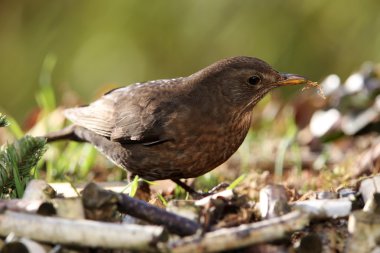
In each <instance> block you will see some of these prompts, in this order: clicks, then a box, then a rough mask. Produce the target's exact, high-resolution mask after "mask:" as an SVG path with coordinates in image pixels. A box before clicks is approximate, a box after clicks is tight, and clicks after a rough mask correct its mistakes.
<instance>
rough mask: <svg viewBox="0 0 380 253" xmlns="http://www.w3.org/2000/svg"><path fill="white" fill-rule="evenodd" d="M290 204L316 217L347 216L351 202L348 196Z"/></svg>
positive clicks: (350, 208)
mask: <svg viewBox="0 0 380 253" xmlns="http://www.w3.org/2000/svg"><path fill="white" fill-rule="evenodd" d="M291 206H292V207H293V208H297V209H300V210H302V211H304V212H306V213H308V214H309V215H310V216H311V218H317V219H326V218H341V217H347V216H348V215H349V214H350V212H351V210H352V202H351V201H350V200H349V199H348V198H341V199H314V200H304V201H297V202H294V203H292V204H291Z"/></svg>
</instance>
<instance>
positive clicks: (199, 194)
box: [172, 179, 229, 199]
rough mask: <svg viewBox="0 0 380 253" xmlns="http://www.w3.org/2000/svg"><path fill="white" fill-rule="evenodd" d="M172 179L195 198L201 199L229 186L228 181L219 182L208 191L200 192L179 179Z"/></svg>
mask: <svg viewBox="0 0 380 253" xmlns="http://www.w3.org/2000/svg"><path fill="white" fill-rule="evenodd" d="M172 181H173V182H175V183H176V184H177V185H179V186H180V187H181V188H182V189H184V190H185V191H187V192H188V193H189V194H190V196H191V197H192V198H193V199H201V198H204V197H207V196H210V195H212V194H215V193H217V192H219V191H221V190H225V189H226V188H227V187H228V186H229V184H228V183H225V182H223V183H220V184H218V185H217V186H215V187H214V188H212V189H211V190H209V191H208V192H198V191H196V190H194V189H193V188H192V187H190V186H188V185H187V184H186V183H184V182H182V181H181V180H179V179H173V180H172Z"/></svg>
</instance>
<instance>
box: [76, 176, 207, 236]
mask: <svg viewBox="0 0 380 253" xmlns="http://www.w3.org/2000/svg"><path fill="white" fill-rule="evenodd" d="M82 194H83V201H84V206H85V207H86V208H87V209H90V208H91V209H94V210H95V209H96V208H102V207H107V206H108V209H110V210H112V205H117V207H118V211H119V212H121V213H125V214H128V215H131V216H133V217H136V218H139V219H142V220H144V221H147V222H150V223H152V224H155V225H162V226H164V227H165V228H166V229H167V230H168V231H169V232H172V233H174V234H177V235H180V236H186V235H192V234H195V233H196V231H197V230H198V229H199V228H200V225H199V224H198V223H197V222H195V221H193V220H190V219H187V218H185V217H182V216H179V215H176V214H174V213H171V212H168V211H166V210H164V209H162V208H159V207H156V206H153V205H151V204H148V203H146V202H145V201H142V200H138V199H135V198H131V197H129V196H128V195H126V194H117V193H115V192H111V191H107V190H104V189H102V188H100V187H99V186H97V185H96V184H94V183H89V184H88V185H87V186H86V187H85V189H84V190H83V192H82Z"/></svg>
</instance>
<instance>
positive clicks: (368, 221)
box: [347, 210, 380, 253]
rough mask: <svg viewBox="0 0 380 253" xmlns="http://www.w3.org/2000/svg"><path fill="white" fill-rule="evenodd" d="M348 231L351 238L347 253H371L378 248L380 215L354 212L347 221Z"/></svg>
mask: <svg viewBox="0 0 380 253" xmlns="http://www.w3.org/2000/svg"><path fill="white" fill-rule="evenodd" d="M348 231H349V232H350V234H351V235H352V236H351V238H350V240H349V242H348V247H347V253H364V252H372V251H373V250H374V249H375V248H376V247H377V246H378V238H380V215H379V214H376V213H369V212H364V211H361V210H358V211H354V212H352V214H351V215H350V217H349V219H348Z"/></svg>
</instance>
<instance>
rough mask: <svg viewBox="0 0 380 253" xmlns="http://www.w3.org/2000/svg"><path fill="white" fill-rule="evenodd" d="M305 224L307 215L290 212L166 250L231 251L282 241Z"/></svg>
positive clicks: (176, 243) (183, 241)
mask: <svg viewBox="0 0 380 253" xmlns="http://www.w3.org/2000/svg"><path fill="white" fill-rule="evenodd" d="M308 224H309V216H308V215H307V214H306V213H303V212H300V211H293V212H291V213H288V214H286V215H283V216H280V217H277V218H273V219H269V220H264V221H261V222H256V223H252V224H245V225H240V226H238V227H233V228H225V229H219V230H217V231H214V232H210V233H206V234H205V235H204V237H199V236H193V237H188V238H184V239H181V240H177V241H173V242H170V243H169V244H168V247H169V249H166V250H169V251H170V252H175V253H184V252H217V251H220V250H231V249H236V248H241V247H244V246H248V245H252V244H257V243H263V242H268V241H273V240H277V239H280V238H283V237H285V236H286V235H287V234H288V233H290V232H293V231H297V230H300V229H302V228H304V227H305V226H307V225H308ZM160 246H161V245H160ZM163 246H164V247H165V245H163Z"/></svg>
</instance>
